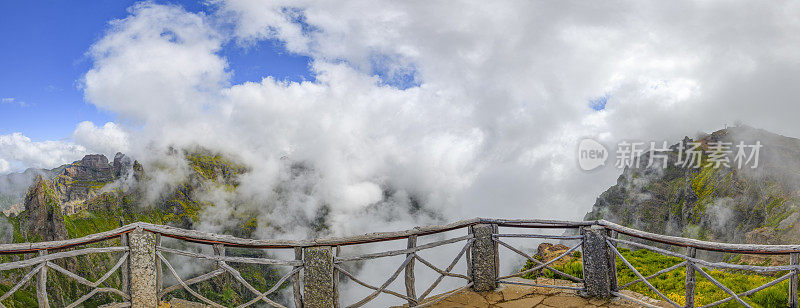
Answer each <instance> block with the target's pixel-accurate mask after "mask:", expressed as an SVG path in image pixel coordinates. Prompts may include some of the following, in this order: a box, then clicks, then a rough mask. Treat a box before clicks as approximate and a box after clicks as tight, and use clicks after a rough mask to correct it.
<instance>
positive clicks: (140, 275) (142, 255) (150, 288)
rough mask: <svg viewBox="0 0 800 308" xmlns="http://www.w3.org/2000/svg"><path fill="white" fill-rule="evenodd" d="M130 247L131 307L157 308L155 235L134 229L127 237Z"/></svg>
mask: <svg viewBox="0 0 800 308" xmlns="http://www.w3.org/2000/svg"><path fill="white" fill-rule="evenodd" d="M128 246H129V247H130V249H131V250H130V275H129V277H130V283H129V288H130V290H131V306H132V307H137V308H138V307H145V308H151V307H152V308H155V307H158V290H157V287H156V262H157V261H158V262H160V260H158V259H157V257H156V235H155V234H153V233H151V232H148V231H144V230H142V229H141V228H136V229H135V230H133V231H131V233H130V235H129V236H128Z"/></svg>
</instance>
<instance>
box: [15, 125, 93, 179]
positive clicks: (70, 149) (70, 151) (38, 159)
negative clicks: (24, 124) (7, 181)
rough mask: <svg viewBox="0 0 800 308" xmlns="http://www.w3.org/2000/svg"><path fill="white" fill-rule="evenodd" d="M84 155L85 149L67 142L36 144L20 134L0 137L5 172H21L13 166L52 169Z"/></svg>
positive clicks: (42, 142)
mask: <svg viewBox="0 0 800 308" xmlns="http://www.w3.org/2000/svg"><path fill="white" fill-rule="evenodd" d="M85 154H87V152H86V148H85V147H83V146H80V145H76V144H74V143H71V142H67V141H41V142H36V141H32V140H31V139H30V138H28V137H26V136H24V135H22V134H21V133H13V134H9V135H0V159H2V160H3V161H5V162H6V163H7V166H8V168H7V169H6V170H5V172H8V171H21V170H19V169H14V168H11V167H13V166H15V165H19V166H22V167H25V168H53V167H57V166H59V165H62V164H65V163H69V162H73V161H76V160H79V159H81V157H83V155H85ZM15 162H17V163H18V164H15ZM0 173H2V172H0Z"/></svg>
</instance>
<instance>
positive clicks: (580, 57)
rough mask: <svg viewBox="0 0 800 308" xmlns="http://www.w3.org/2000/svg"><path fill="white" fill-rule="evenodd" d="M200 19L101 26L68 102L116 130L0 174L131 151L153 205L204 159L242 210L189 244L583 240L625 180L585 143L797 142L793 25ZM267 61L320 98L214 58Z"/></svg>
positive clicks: (227, 205)
mask: <svg viewBox="0 0 800 308" xmlns="http://www.w3.org/2000/svg"><path fill="white" fill-rule="evenodd" d="M205 5H206V7H207V8H209V10H208V12H207V13H204V12H193V11H187V10H186V9H184V8H183V7H180V6H176V5H162V4H157V3H155V2H140V3H137V4H135V5H133V6H132V7H131V8H130V9H129V12H128V14H127V15H126V16H124V17H122V18H120V19H116V20H112V21H110V22H109V24H108V27H107V30H106V32H105V33H103V34H102V35H100V36H99V37H98V39H97V40H96V41H95V42H94V43H93V44H92V45H91V46H87V52H86V58H87V59H88V60H87V61H89V62H90V63H91V65H90V68H89V69H88V71H86V72H85V74H84V75H83V78H82V79H81V80H79V81H78V84H79V85H80V89H81V91H83V94H84V99H85V101H86V102H88V103H89V104H92V105H94V106H96V107H97V108H99V109H101V110H103V111H106V112H109V113H111V114H113V115H115V118H116V120H115V121H114V122H110V123H105V124H102V125H100V124H94V123H91V122H82V123H79V124H78V125H77V126H76V129H75V131H74V132H73V133H72V135H71V138H70V139H68V140H59V141H45V142H38V141H31V140H30V139H27V140H25V139H24V138H26V137H24V136H23V135H21V134H20V135H3V136H0V149H2V151H0V173H7V172H11V171H20V170H22V169H21V168H24V167H29V166H41V167H54V166H57V165H58V164H62V163H66V162H69V161H71V160H75V159H76V158H75V157H80V155H82V154H84V153H112V154H113V153H114V152H116V151H124V152H126V154H129V155H130V156H131V157H134V158H135V159H138V160H139V161H140V162H142V163H143V164H144V166H145V169H146V170H148V172H149V173H148V177H149V181H148V183H146V184H145V185H148V189H146V190H145V191H147V192H148V196H147V198H149V200H155V199H157V198H158V196H159V195H160V193H161V192H162V191H164V190H167V189H169V187H170V185H174V184H176V183H179V182H180V181H181V180H182V179H184V178H185V176H186V175H187V174H188V172H189V171H190V170H189V169H188V167H187V165H186V161H185V160H184V159H182V158H181V157H180V156H179V155H177V156H176V155H174V153H171V152H170V150H169V149H192V148H196V147H202V148H205V149H209V150H211V151H214V152H217V153H222V154H224V155H227V156H230V157H231V158H232V159H234V160H236V161H238V162H241V163H242V164H244V165H246V166H247V167H248V172H246V173H245V174H243V175H241V176H240V177H239V179H238V180H239V181H240V185H239V186H238V188H237V190H236V191H235V192H231V191H226V190H222V189H218V188H216V187H213V185H212V186H208V187H205V188H204V189H202V190H201V193H199V196H198V198H199V199H200V200H203V201H208V202H211V203H213V206H210V207H208V208H206V209H205V210H204V212H203V213H201V215H200V217H201V222H200V223H198V225H197V227H198V228H200V229H202V230H204V231H211V232H216V231H219V230H224V229H225V228H226V226H228V225H229V224H230V223H231V220H229V219H227V218H229V217H230V213H233V212H243V213H249V215H253V216H254V217H256V218H257V219H258V221H259V224H258V225H259V229H258V230H257V231H256V234H255V236H257V237H261V238H292V239H300V238H308V237H314V236H335V235H350V234H358V233H367V232H377V231H392V230H401V229H408V228H411V227H413V226H417V225H423V224H435V223H443V222H447V221H454V220H458V219H461V218H470V217H497V218H543V219H570V220H579V219H582V218H583V215H584V214H585V213H586V212H588V211H589V210H591V207H592V204H593V203H594V201H595V199H596V198H597V196H598V195H600V193H601V192H603V191H604V190H606V189H607V188H608V187H610V186H612V185H614V183H615V181H616V179H617V177H618V176H619V174H620V172H621V170H619V169H616V168H612V167H610V166H606V167H604V168H600V169H598V170H594V171H591V172H586V171H582V170H581V169H580V168H579V167H578V164H577V155H576V147H577V144H578V143H579V141H580V140H581V139H582V138H585V137H590V138H594V139H596V140H597V141H599V142H601V143H603V144H605V145H613V144H616V143H617V142H618V141H621V140H647V141H651V140H652V141H657V142H659V143H660V142H661V141H667V142H668V143H669V144H674V143H677V142H678V141H680V140H681V139H682V138H683V137H684V136H692V135H695V134H696V132H698V131H705V132H711V131H715V130H717V129H719V128H722V127H725V125H726V124H730V123H734V122H735V121H737V120H742V121H744V122H746V123H747V124H749V125H752V126H754V127H759V128H763V129H766V130H769V131H771V132H775V133H779V134H784V135H787V136H795V137H797V136H796V134H797V132H798V131H800V130H799V129H800V122H798V121H796V119H795V118H796V115H797V114H798V113H799V112H800V104H797V103H796V98H797V97H800V87H797V86H795V85H796V84H798V82H800V80H798V79H800V66H798V63H800V53H797V52H796V51H797V50H798V49H800V23H798V22H797V18H796V16H798V14H800V5H798V4H797V3H792V2H775V3H771V5H769V6H757V5H755V4H753V3H751V2H747V1H739V2H726V3H717V2H713V3H707V2H689V1H677V2H674V1H673V2H668V3H658V2H649V3H628V4H627V6H626V7H625V8H624V9H623V8H622V7H621V5H618V4H613V3H597V4H593V5H591V6H586V5H577V4H572V3H563V2H517V1H493V2H473V3H457V4H456V3H449V2H448V3H444V2H391V1H376V2H367V3H363V2H361V3H360V2H348V3H339V2H307V1H300V2H283V1H247V0H230V1H225V0H214V1H209V2H207V3H206V4H205ZM453 6H458V7H453ZM686 12H691V14H687V13H686ZM742 20H747V21H748V22H747V23H742V22H741V21H742ZM267 43H269V44H272V45H269V46H273V47H274V48H276V49H277V50H278V51H279V52H283V53H288V54H291V55H298V56H304V57H307V58H308V59H309V60H308V72H309V75H310V76H312V77H310V78H308V79H307V80H303V81H288V80H285V79H282V78H281V77H276V76H271V75H270V74H268V73H264V75H263V78H260V79H259V80H252V81H244V82H236V81H234V80H236V79H235V78H233V77H234V76H237V74H238V73H239V72H236V71H235V70H233V69H232V68H231V67H232V65H231V63H230V61H232V60H231V59H229V58H227V57H226V54H225V52H224V50H225V48H239V49H241V50H247V49H248V48H263V46H265V45H263V44H267ZM260 44H261V45H260ZM265 65H269V63H265ZM9 136H11V137H9ZM14 136H16V137H14ZM12 137H13V138H12ZM46 142H50V143H47V144H45V143H46ZM19 149H36V150H29V151H21V150H19ZM107 155H108V154H107ZM641 197H642V198H646V197H647V196H646V195H643V196H641ZM723 216H724V215H723ZM320 223H322V224H324V225H325V226H326V228H325V229H324V230H317V229H315V226H317V225H319V224H320ZM367 270H368V268H367V269H366V270H365V271H367ZM422 279H425V278H422Z"/></svg>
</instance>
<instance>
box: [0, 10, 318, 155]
mask: <svg viewBox="0 0 800 308" xmlns="http://www.w3.org/2000/svg"><path fill="white" fill-rule="evenodd" d="M136 2H137V1H128V0H124V1H123V0H95V1H66V0H58V1H2V2H0V99H5V100H3V101H4V103H0V135H5V134H10V133H14V132H20V133H23V134H24V135H26V136H28V137H30V138H31V139H33V141H43V140H59V139H63V138H68V137H69V136H70V134H71V133H72V131H73V130H74V129H75V125H76V124H77V123H79V122H82V121H92V122H94V123H95V124H97V125H102V124H103V123H105V122H107V121H115V120H116V117H115V115H114V114H112V113H110V112H107V111H104V110H98V108H96V107H95V106H94V105H92V104H89V103H86V102H85V101H84V99H83V93H82V91H81V90H80V88H79V87H80V80H81V78H82V77H83V75H84V74H85V73H86V71H88V70H89V69H90V67H91V65H92V63H91V61H90V59H89V58H88V57H87V56H86V55H85V53H86V51H87V50H88V49H89V47H90V46H91V45H92V43H94V42H95V41H97V40H98V39H100V38H101V37H102V36H103V33H104V32H105V31H106V29H108V22H109V21H111V20H113V19H118V18H124V17H126V16H127V15H128V10H127V9H128V8H129V7H130V6H131V5H133V4H134V3H136ZM156 2H157V3H172V4H177V5H181V6H183V7H184V8H185V9H186V10H188V11H191V12H198V11H206V12H207V11H208V10H211V9H212V8H210V7H208V6H205V5H204V4H202V3H201V2H197V1H156ZM221 53H222V55H223V56H224V57H226V58H227V59H228V62H229V66H230V69H231V70H232V71H233V77H232V80H231V82H232V83H241V82H244V81H260V80H261V78H263V77H265V76H274V77H275V78H277V79H283V80H290V81H300V80H308V79H312V78H313V76H311V75H310V72H309V70H308V68H309V66H308V64H309V58H307V57H304V56H299V55H291V54H287V53H286V52H285V51H284V50H283V48H282V46H280V45H279V44H278V43H276V42H275V41H270V40H266V41H260V42H259V43H257V44H256V45H253V46H240V45H238V44H236V43H235V42H229V43H227V44H226V45H225V47H224V48H223V50H222V51H221Z"/></svg>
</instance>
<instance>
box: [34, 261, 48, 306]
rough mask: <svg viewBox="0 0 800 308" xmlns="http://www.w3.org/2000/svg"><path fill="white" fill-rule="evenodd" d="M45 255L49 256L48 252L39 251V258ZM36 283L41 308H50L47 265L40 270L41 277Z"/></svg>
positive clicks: (37, 297)
mask: <svg viewBox="0 0 800 308" xmlns="http://www.w3.org/2000/svg"><path fill="white" fill-rule="evenodd" d="M45 255H47V250H39V256H45ZM45 263H46V262H45ZM36 282H37V283H36V299H37V301H38V302H39V307H40V308H48V307H50V301H49V300H48V299H47V265H45V266H42V269H40V270H39V277H38V279H37V281H36Z"/></svg>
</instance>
